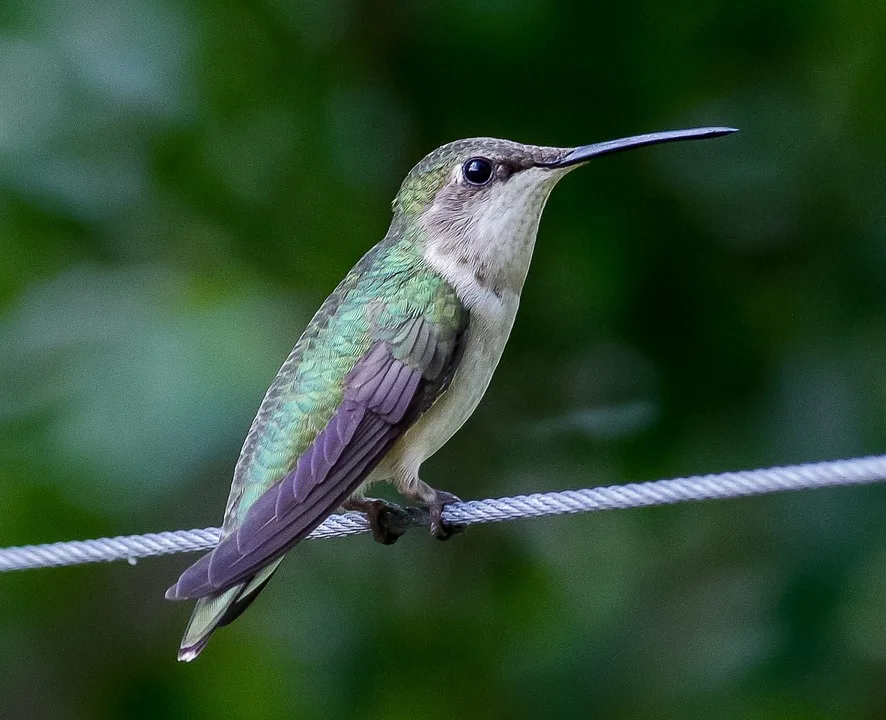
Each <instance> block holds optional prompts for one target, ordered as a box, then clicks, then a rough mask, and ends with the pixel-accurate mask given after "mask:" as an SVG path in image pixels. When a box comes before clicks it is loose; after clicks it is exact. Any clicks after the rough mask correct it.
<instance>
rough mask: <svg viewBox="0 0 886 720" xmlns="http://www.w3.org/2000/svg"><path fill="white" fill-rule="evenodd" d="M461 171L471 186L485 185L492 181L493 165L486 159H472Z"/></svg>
mask: <svg viewBox="0 0 886 720" xmlns="http://www.w3.org/2000/svg"><path fill="white" fill-rule="evenodd" d="M461 171H462V173H463V174H464V176H465V180H467V181H468V182H469V183H470V184H471V185H485V184H486V183H488V182H489V181H490V180H491V179H492V163H491V162H489V160H487V159H486V158H482V157H475V158H471V159H470V160H468V161H467V162H466V163H465V164H464V165H462V169H461Z"/></svg>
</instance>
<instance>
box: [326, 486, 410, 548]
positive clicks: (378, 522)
mask: <svg viewBox="0 0 886 720" xmlns="http://www.w3.org/2000/svg"><path fill="white" fill-rule="evenodd" d="M342 507H343V508H344V509H345V510H358V511H359V512H362V513H366V518H367V520H369V526H370V527H371V528H372V537H374V538H375V541H376V542H378V543H381V544H382V545H393V544H394V543H395V542H397V540H399V539H400V536H401V535H403V533H405V532H406V527H407V523H406V521H407V520H408V519H409V517H410V516H409V511H408V510H405V509H403V508H402V507H400V506H399V505H395V504H394V503H391V502H388V501H387V500H376V499H373V498H365V499H363V500H348V501H347V502H345V503H344V504H343V505H342ZM394 520H397V521H398V522H397V523H396V527H393V526H392V524H393V523H392V521H394Z"/></svg>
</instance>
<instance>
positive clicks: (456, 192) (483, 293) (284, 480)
mask: <svg viewBox="0 0 886 720" xmlns="http://www.w3.org/2000/svg"><path fill="white" fill-rule="evenodd" d="M732 132H735V129H734V128H727V127H708V128H696V129H691V130H676V131H668V132H658V133H650V134H646V135H638V136H634V137H628V138H623V139H620V140H610V141H607V142H601V143H595V144H592V145H583V146H580V147H574V148H557V147H541V146H535V145H523V144H520V143H516V142H511V141H509V140H496V139H492V138H473V139H468V140H458V141H455V142H451V143H449V144H447V145H443V146H442V147H440V148H438V149H436V150H434V151H433V152H431V153H430V154H429V155H427V156H426V157H425V158H424V159H423V160H421V161H420V162H419V163H418V164H417V165H416V166H415V167H414V168H413V169H412V170H411V171H410V172H409V174H408V175H407V176H406V179H405V180H404V181H403V184H402V186H401V187H400V190H399V192H398V193H397V196H396V198H395V199H394V202H393V219H392V221H391V225H390V228H389V230H388V232H387V234H386V235H385V237H384V238H383V239H382V241H381V242H380V243H378V244H377V245H375V246H374V247H373V248H372V249H371V250H369V251H368V252H367V253H366V254H365V255H364V256H363V257H362V258H361V259H360V261H359V262H358V263H357V264H356V265H355V266H354V268H353V269H352V270H351V271H350V272H349V273H348V274H347V276H346V277H345V278H344V280H342V281H341V283H339V285H338V287H336V289H335V290H334V291H333V292H332V294H331V295H330V296H329V297H328V298H327V299H326V301H325V302H324V303H323V304H322V305H321V306H320V309H319V310H318V311H317V313H316V314H315V315H314V317H313V319H312V320H311V321H310V323H309V324H308V326H307V328H306V329H305V331H304V333H303V334H302V336H301V337H300V338H299V340H298V342H297V343H296V345H295V347H294V348H293V350H292V352H291V353H290V355H289V357H288V358H287V359H286V361H285V362H284V363H283V366H282V367H281V368H280V371H279V373H278V374H277V376H276V378H275V379H274V381H273V382H272V383H271V386H270V388H269V389H268V391H267V394H266V395H265V397H264V400H263V401H262V403H261V406H260V407H259V409H258V414H257V415H256V417H255V420H254V421H253V423H252V426H251V428H250V430H249V433H248V434H247V436H246V440H245V442H244V444H243V448H242V450H241V452H240V457H239V460H238V462H237V465H236V468H235V470H234V479H233V484H232V486H231V491H230V495H229V497H228V501H227V505H226V508H225V515H224V522H223V525H222V530H221V538H220V541H219V543H218V545H217V546H216V547H215V548H214V549H213V550H212V551H211V552H209V553H208V554H206V555H204V556H203V557H201V558H200V559H199V560H197V561H196V562H195V563H194V564H193V565H191V566H190V567H189V568H187V569H186V570H185V571H184V572H183V573H182V575H181V577H180V578H179V579H178V581H177V582H176V584H175V585H173V586H172V587H171V588H169V590H168V591H167V592H166V597H167V598H168V599H170V600H192V599H193V600H196V601H197V602H196V606H195V607H194V610H193V614H192V615H191V619H190V622H189V623H188V626H187V629H186V630H185V634H184V638H183V639H182V642H181V648H180V651H179V655H178V658H179V660H182V661H190V660H193V659H194V658H196V657H197V655H198V654H199V653H200V652H201V651H202V650H203V648H204V647H205V646H206V644H207V642H208V641H209V638H210V636H211V634H212V633H213V631H214V630H215V629H216V628H218V627H221V626H223V625H227V624H229V623H230V622H232V621H233V620H234V619H236V618H237V617H238V616H239V615H240V614H241V613H242V612H243V611H244V610H245V609H246V608H247V607H248V606H249V605H250V604H251V603H252V602H253V600H255V598H256V596H257V595H258V594H259V593H260V592H261V590H262V589H263V588H264V587H265V585H266V584H267V582H268V580H269V579H270V578H271V576H272V575H273V574H274V572H275V571H276V570H277V568H278V566H279V565H280V562H281V561H282V559H283V556H284V555H285V554H286V553H287V552H288V551H289V550H290V549H292V547H293V546H294V545H295V544H296V543H298V542H299V541H300V540H302V539H303V538H305V537H306V536H307V535H308V534H310V532H311V531H312V530H313V529H314V528H316V527H317V526H318V525H319V524H320V523H321V522H323V520H325V519H326V518H327V517H328V516H329V515H331V514H332V513H333V512H335V511H337V510H338V509H339V508H340V507H341V508H344V509H346V510H361V511H363V512H365V513H366V514H367V517H368V519H369V523H370V525H371V527H372V532H373V535H374V537H375V539H376V540H378V541H379V542H381V543H384V544H390V543H392V542H394V541H395V540H396V539H397V538H398V537H399V535H400V534H402V532H403V530H402V529H399V530H398V529H396V528H395V527H392V525H395V523H392V522H391V519H392V518H394V517H396V514H397V512H398V510H399V511H401V512H402V509H401V508H399V506H396V505H394V504H392V503H387V502H385V501H382V500H377V499H373V498H370V497H368V496H367V495H366V491H367V488H368V487H369V486H370V485H372V484H373V483H376V482H379V481H389V482H393V483H394V485H395V487H396V489H397V491H398V492H399V493H400V495H401V496H402V497H403V498H404V499H405V500H407V501H408V502H411V503H414V504H418V505H422V506H425V507H427V509H428V514H429V517H430V531H431V533H432V534H433V535H434V536H435V537H437V538H440V539H446V538H448V537H449V536H450V535H452V534H453V532H455V531H457V530H458V529H459V528H454V527H452V526H450V525H449V524H447V523H446V522H445V521H444V520H443V517H442V514H443V508H444V507H445V506H446V505H447V504H448V503H452V502H457V501H458V498H457V497H455V495H453V494H452V493H449V492H446V491H443V490H437V489H435V488H433V487H431V486H430V485H428V484H427V483H425V482H424V481H422V479H421V478H420V476H419V469H420V467H421V465H422V463H423V462H424V461H425V460H426V459H427V458H429V457H430V456H431V455H433V454H434V453H435V452H436V451H437V450H439V449H440V447H441V446H442V445H443V444H444V443H446V441H447V440H449V438H450V437H452V435H453V434H454V433H455V432H456V431H457V430H458V429H459V428H460V427H461V426H462V425H463V424H464V422H465V421H466V420H467V419H468V418H469V417H470V416H471V414H472V413H473V411H474V409H475V408H476V407H477V404H478V403H479V402H480V399H481V398H482V397H483V394H484V393H485V391H486V388H487V386H488V385H489V382H490V380H491V378H492V374H493V372H494V371H495V368H496V366H497V365H498V362H499V359H500V358H501V355H502V351H503V350H504V347H505V344H506V343H507V340H508V336H509V335H510V333H511V328H512V326H513V324H514V318H515V316H516V314H517V307H518V305H519V301H520V293H521V291H522V289H523V283H524V280H525V279H526V274H527V272H528V270H529V264H530V260H531V259H532V252H533V249H534V247H535V238H536V233H537V230H538V224H539V220H540V218H541V214H542V210H543V209H544V206H545V203H546V202H547V199H548V196H549V195H550V193H551V190H552V189H553V188H554V185H556V184H557V182H558V181H559V180H560V179H561V178H562V177H563V176H564V175H566V174H567V173H569V172H570V171H572V170H573V169H575V168H577V167H580V166H582V165H585V164H586V163H588V162H589V161H590V160H592V159H594V158H597V157H600V156H602V155H608V154H611V153H616V152H621V151H623V150H628V149H631V148H638V147H643V146H646V145H654V144H658V143H667V142H674V141H680V140H695V139H703V138H714V137H719V136H722V135H727V134H729V133H732Z"/></svg>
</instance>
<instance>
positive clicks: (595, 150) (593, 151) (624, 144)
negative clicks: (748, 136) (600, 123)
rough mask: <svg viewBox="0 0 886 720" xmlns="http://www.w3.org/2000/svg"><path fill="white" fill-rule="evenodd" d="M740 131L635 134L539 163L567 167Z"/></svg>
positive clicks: (551, 166) (720, 130) (700, 129)
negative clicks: (605, 156) (634, 151)
mask: <svg viewBox="0 0 886 720" xmlns="http://www.w3.org/2000/svg"><path fill="white" fill-rule="evenodd" d="M734 132H738V129H737V128H728V127H708V128H693V129H691V130H669V131H666V132H657V133H649V134H648V135H635V136H634V137H628V138H622V139H621V140H607V141H606V142H601V143H594V144H593V145H582V146H581V147H577V148H575V149H574V150H570V151H569V152H568V153H566V154H565V155H564V156H563V157H562V158H560V159H559V160H555V161H553V162H546V163H537V164H538V165H540V166H541V167H548V168H566V167H571V166H572V165H578V164H580V163H583V162H587V161H588V160H590V159H591V158H595V157H600V156H601V155H609V154H610V153H617V152H621V151H622V150H630V149H631V148H637V147H643V146H644V145H658V144H659V143H667V142H676V141H678V140H704V139H706V138H715V137H720V136H721V135H729V134H731V133H734Z"/></svg>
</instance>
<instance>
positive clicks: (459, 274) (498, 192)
mask: <svg viewBox="0 0 886 720" xmlns="http://www.w3.org/2000/svg"><path fill="white" fill-rule="evenodd" d="M559 177H560V175H559V173H552V172H550V171H548V170H544V169H541V168H529V169H527V170H523V171H522V172H519V173H516V174H515V175H514V176H513V177H511V178H510V179H508V181H507V182H504V183H501V184H500V185H498V186H497V187H493V188H491V189H490V192H489V193H488V195H486V196H484V197H482V199H480V200H479V201H478V202H477V203H474V204H471V205H466V206H464V207H459V208H452V207H451V206H450V205H449V204H447V203H446V201H445V199H443V200H438V201H435V202H434V204H433V205H431V207H429V208H428V210H427V211H426V212H425V213H424V216H423V221H424V224H425V228H426V231H427V233H428V236H429V240H428V241H427V247H426V249H425V259H426V260H427V262H428V263H429V264H430V265H431V266H432V267H433V268H434V269H435V270H436V271H437V272H439V273H440V274H442V275H443V277H445V278H446V279H447V280H448V281H449V282H450V283H451V284H452V285H453V287H454V288H455V289H456V291H457V292H458V294H459V297H460V298H461V300H462V302H464V303H465V305H466V306H467V307H468V308H469V309H470V308H471V307H473V306H474V305H476V304H477V303H478V302H483V301H484V300H485V299H486V298H487V296H488V295H490V294H491V295H493V296H497V297H498V299H499V300H500V299H501V298H502V296H503V295H504V294H508V295H513V296H516V297H517V298H519V296H520V292H521V291H522V289H523V283H524V281H525V280H526V273H527V272H528V271H529V264H530V262H531V261H532V251H533V249H534V248H535V237H536V234H537V232H538V223H539V219H540V218H541V213H542V210H543V209H544V206H545V203H546V202H547V199H548V196H549V195H550V192H551V190H552V189H553V187H554V184H555V183H556V182H557V180H558V179H559Z"/></svg>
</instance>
